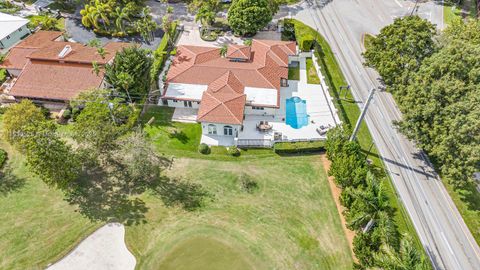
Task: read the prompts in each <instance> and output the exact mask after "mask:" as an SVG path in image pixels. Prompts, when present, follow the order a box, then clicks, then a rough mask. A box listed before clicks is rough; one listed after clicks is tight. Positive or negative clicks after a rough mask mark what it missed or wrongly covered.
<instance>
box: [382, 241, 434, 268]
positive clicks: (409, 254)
mask: <svg viewBox="0 0 480 270" xmlns="http://www.w3.org/2000/svg"><path fill="white" fill-rule="evenodd" d="M374 260H375V264H376V265H377V266H379V267H381V269H390V270H427V269H430V267H429V266H428V263H427V262H426V261H425V258H424V257H423V256H422V254H421V252H420V251H419V250H417V249H416V248H415V246H414V244H413V242H412V240H411V239H410V237H408V236H404V237H403V238H402V240H401V242H400V249H399V250H398V252H397V251H396V250H395V249H394V248H392V247H390V246H388V245H385V246H384V247H383V248H382V250H381V252H379V253H377V254H375V256H374Z"/></svg>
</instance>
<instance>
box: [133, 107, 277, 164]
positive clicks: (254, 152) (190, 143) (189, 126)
mask: <svg viewBox="0 0 480 270" xmlns="http://www.w3.org/2000/svg"><path fill="white" fill-rule="evenodd" d="M173 112H174V108H169V107H160V106H153V107H150V108H149V109H148V110H147V111H146V112H145V113H144V114H143V115H142V117H141V119H140V120H141V122H142V123H143V125H144V130H145V132H146V133H147V134H148V135H149V137H150V139H151V140H152V142H153V144H154V145H155V147H156V149H157V150H158V151H159V152H160V153H163V154H166V155H171V156H182V157H192V158H206V159H221V160H237V159H245V158H262V157H270V156H275V155H276V154H275V153H274V152H273V150H272V149H245V150H241V155H240V157H233V156H230V155H229V154H228V153H227V149H226V148H225V147H218V146H217V147H215V146H214V147H212V151H211V153H210V154H209V155H202V154H200V153H198V145H199V144H200V139H201V136H202V127H201V126H200V124H196V123H179V122H172V121H171V119H172V115H173ZM152 117H154V120H153V122H152V123H151V124H150V125H148V124H146V123H147V122H148V121H149V120H150V119H151V118H152Z"/></svg>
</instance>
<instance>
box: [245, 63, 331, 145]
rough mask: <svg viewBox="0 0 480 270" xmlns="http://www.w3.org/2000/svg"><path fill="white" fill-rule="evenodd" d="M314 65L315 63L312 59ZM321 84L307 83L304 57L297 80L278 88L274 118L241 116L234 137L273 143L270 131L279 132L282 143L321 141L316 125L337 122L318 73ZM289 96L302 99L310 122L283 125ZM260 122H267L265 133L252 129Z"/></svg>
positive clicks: (325, 88) (322, 80) (325, 87)
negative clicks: (278, 103) (243, 118)
mask: <svg viewBox="0 0 480 270" xmlns="http://www.w3.org/2000/svg"><path fill="white" fill-rule="evenodd" d="M314 62H315V63H316V61H315V60H314ZM316 68H317V73H318V74H319V77H320V81H321V84H309V83H307V70H306V69H307V67H306V62H305V58H301V60H300V80H299V81H294V80H289V86H288V87H282V88H281V89H280V109H278V110H277V112H276V114H275V115H274V116H261V115H245V120H244V121H243V126H244V128H243V131H242V132H240V133H239V134H238V139H246V140H273V135H274V132H280V133H282V136H283V140H310V139H313V140H315V139H317V140H318V139H325V136H321V135H320V134H319V133H318V132H317V128H318V127H319V126H320V125H323V126H328V125H330V126H336V125H338V124H339V123H340V119H339V118H338V114H337V111H336V110H335V107H334V106H333V102H332V99H331V97H330V95H329V93H328V90H327V89H328V88H327V86H326V84H325V79H324V78H323V76H322V75H321V73H319V71H320V69H319V68H318V66H316ZM293 96H297V97H300V98H301V99H304V100H306V101H307V102H306V104H307V113H308V114H309V115H310V123H309V124H308V125H307V126H304V127H302V128H299V129H295V128H292V127H291V126H289V125H287V124H286V123H285V117H286V113H285V105H286V100H287V99H288V98H291V97H293ZM260 121H268V122H269V123H270V124H271V125H272V126H273V128H272V130H270V131H269V132H259V131H257V129H256V126H257V124H258V123H259V122H260Z"/></svg>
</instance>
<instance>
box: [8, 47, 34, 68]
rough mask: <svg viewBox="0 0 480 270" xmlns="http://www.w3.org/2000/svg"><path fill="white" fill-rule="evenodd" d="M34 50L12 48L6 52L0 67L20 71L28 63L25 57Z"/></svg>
mask: <svg viewBox="0 0 480 270" xmlns="http://www.w3.org/2000/svg"><path fill="white" fill-rule="evenodd" d="M36 50H37V49H35V48H22V47H13V48H11V49H10V51H9V52H8V54H7V57H5V60H4V61H3V62H2V63H1V64H0V67H1V68H8V69H20V70H21V69H23V67H24V66H25V64H26V63H27V62H28V58H27V57H28V56H29V55H30V54H31V53H32V52H34V51H36Z"/></svg>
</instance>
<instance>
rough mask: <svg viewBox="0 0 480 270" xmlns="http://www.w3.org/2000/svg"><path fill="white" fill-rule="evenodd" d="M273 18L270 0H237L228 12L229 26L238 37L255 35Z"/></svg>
mask: <svg viewBox="0 0 480 270" xmlns="http://www.w3.org/2000/svg"><path fill="white" fill-rule="evenodd" d="M272 16H273V11H272V5H271V3H270V1H269V0H235V1H233V3H232V5H231V6H230V8H229V10H228V24H229V25H230V27H231V28H232V29H233V31H234V32H235V34H238V35H254V34H255V33H257V31H258V30H260V29H262V28H263V27H265V26H266V25H267V24H268V23H269V22H270V21H271V20H272Z"/></svg>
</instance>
